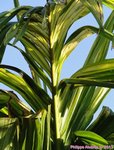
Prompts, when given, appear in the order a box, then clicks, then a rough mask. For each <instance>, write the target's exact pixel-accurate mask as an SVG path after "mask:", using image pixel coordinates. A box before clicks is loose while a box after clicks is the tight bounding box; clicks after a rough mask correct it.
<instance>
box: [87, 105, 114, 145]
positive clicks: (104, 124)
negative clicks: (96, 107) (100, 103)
mask: <svg viewBox="0 0 114 150" xmlns="http://www.w3.org/2000/svg"><path fill="white" fill-rule="evenodd" d="M113 126H114V112H113V111H112V110H111V109H110V108H108V107H106V106H104V107H103V108H102V111H101V112H100V114H99V116H98V117H97V119H96V120H95V121H94V122H93V123H92V124H91V125H90V126H89V127H88V128H87V130H90V131H92V132H95V133H97V134H99V135H100V136H102V137H104V138H105V139H106V140H107V141H108V142H109V144H114V128H113Z"/></svg>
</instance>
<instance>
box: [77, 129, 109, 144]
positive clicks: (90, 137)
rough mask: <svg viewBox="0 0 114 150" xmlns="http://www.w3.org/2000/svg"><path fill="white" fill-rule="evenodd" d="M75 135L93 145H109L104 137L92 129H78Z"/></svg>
mask: <svg viewBox="0 0 114 150" xmlns="http://www.w3.org/2000/svg"><path fill="white" fill-rule="evenodd" d="M75 135H76V137H78V138H79V139H80V140H81V141H82V142H84V143H85V144H88V145H91V146H100V145H101V146H102V145H108V142H107V141H106V140H105V139H104V138H103V137H101V136H100V135H98V134H96V133H94V132H91V131H76V132H75Z"/></svg>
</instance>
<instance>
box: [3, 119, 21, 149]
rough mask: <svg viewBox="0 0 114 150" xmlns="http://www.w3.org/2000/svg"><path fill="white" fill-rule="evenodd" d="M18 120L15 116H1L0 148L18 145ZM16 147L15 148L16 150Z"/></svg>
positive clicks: (10, 147) (17, 146)
mask: <svg viewBox="0 0 114 150" xmlns="http://www.w3.org/2000/svg"><path fill="white" fill-rule="evenodd" d="M18 124H19V123H18V120H17V119H14V118H0V148H1V150H5V149H12V148H16V149H17V150H19V145H18V140H19V139H18V136H17V128H18ZM16 149H15V150H16Z"/></svg>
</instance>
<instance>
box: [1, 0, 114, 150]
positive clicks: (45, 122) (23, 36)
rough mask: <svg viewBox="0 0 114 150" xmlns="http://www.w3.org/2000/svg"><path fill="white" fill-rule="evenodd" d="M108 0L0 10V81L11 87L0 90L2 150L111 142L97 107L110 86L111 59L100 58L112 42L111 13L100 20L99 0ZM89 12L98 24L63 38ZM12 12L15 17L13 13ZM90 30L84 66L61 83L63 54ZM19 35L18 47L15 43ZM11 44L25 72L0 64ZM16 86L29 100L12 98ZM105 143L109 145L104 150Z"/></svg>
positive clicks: (110, 120)
mask: <svg viewBox="0 0 114 150" xmlns="http://www.w3.org/2000/svg"><path fill="white" fill-rule="evenodd" d="M113 2H114V1H113V0H93V1H91V0H87V1H84V0H67V1H65V0H63V1H62V0H53V1H47V3H46V5H45V6H44V7H32V6H19V1H18V0H14V4H15V8H14V9H12V10H10V11H7V12H2V13H1V14H0V62H1V64H0V82H1V83H3V84H5V85H7V86H8V87H10V88H11V89H13V91H5V90H0V148H1V150H5V149H6V150H10V149H11V150H14V149H15V150H25V149H26V150H42V149H47V150H51V149H57V150H61V149H62V148H63V149H65V150H67V149H70V146H71V145H73V144H74V145H86V146H87V145H90V146H104V145H112V144H114V128H113V126H114V113H113V112H112V111H111V110H110V109H109V108H108V107H103V110H102V112H101V113H100V115H99V117H98V118H97V119H96V120H95V121H94V122H93V123H91V121H92V118H93V115H94V113H95V112H96V110H97V109H98V108H99V106H100V104H101V102H102V101H103V100H104V98H105V96H106V95H107V94H108V93H109V91H110V89H111V88H113V87H114V78H113V74H114V59H106V55H107V52H108V49H109V45H110V42H111V41H112V46H113V41H114V38H113V37H114V36H113V26H114V12H113V11H112V13H111V14H110V16H109V18H108V19H107V21H106V22H105V24H104V25H103V9H102V6H103V5H104V4H105V5H107V6H108V7H110V8H112V9H114V5H113ZM88 13H92V14H93V16H94V17H95V19H96V20H97V22H98V25H99V28H96V27H93V26H89V25H88V26H82V27H81V28H79V29H77V30H76V31H75V32H73V33H72V34H71V35H70V36H69V37H68V38H67V36H68V31H69V28H70V27H71V26H72V24H73V23H74V22H76V21H77V20H78V19H83V17H85V16H86V15H87V14H88ZM15 16H17V21H15V22H12V18H13V17H15ZM94 33H96V34H97V38H96V39H95V42H94V44H93V46H92V48H91V49H90V52H89V54H88V57H87V59H86V61H85V63H84V65H83V67H82V68H81V69H80V70H78V71H76V72H74V74H73V75H72V76H71V77H70V78H68V79H63V80H62V81H60V74H61V70H62V66H63V64H64V62H65V60H66V59H67V58H68V57H69V55H70V54H71V53H72V52H73V50H74V49H75V48H76V46H77V45H78V44H79V43H80V41H82V40H83V39H84V38H86V37H88V36H90V35H92V34H94ZM18 41H20V42H21V43H22V45H23V47H24V49H22V48H21V47H19V46H17V42H18ZM7 45H10V46H12V47H15V48H16V50H18V51H19V52H20V53H21V54H22V56H23V57H24V59H25V60H26V62H27V63H28V65H29V68H30V71H31V75H28V74H27V73H25V72H24V71H22V70H21V69H19V68H16V67H15V66H9V65H4V64H2V58H3V56H4V52H5V49H6V46H7ZM15 91H16V92H18V93H19V94H20V95H21V96H22V97H23V99H24V100H25V101H26V103H27V104H28V105H26V104H25V103H24V102H23V101H22V100H20V99H19V98H18V96H17V95H16V94H15ZM109 149H110V148H109Z"/></svg>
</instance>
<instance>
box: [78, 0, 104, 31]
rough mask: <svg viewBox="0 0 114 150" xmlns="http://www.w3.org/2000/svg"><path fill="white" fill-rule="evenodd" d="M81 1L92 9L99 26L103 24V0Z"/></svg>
mask: <svg viewBox="0 0 114 150" xmlns="http://www.w3.org/2000/svg"><path fill="white" fill-rule="evenodd" d="M81 2H82V3H83V4H84V5H85V6H86V7H87V8H88V9H89V10H90V12H91V13H92V14H93V15H94V17H95V18H96V20H97V22H98V24H99V26H100V27H101V28H102V26H103V10H102V1H101V0H92V1H91V0H86V1H85V0H81Z"/></svg>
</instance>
